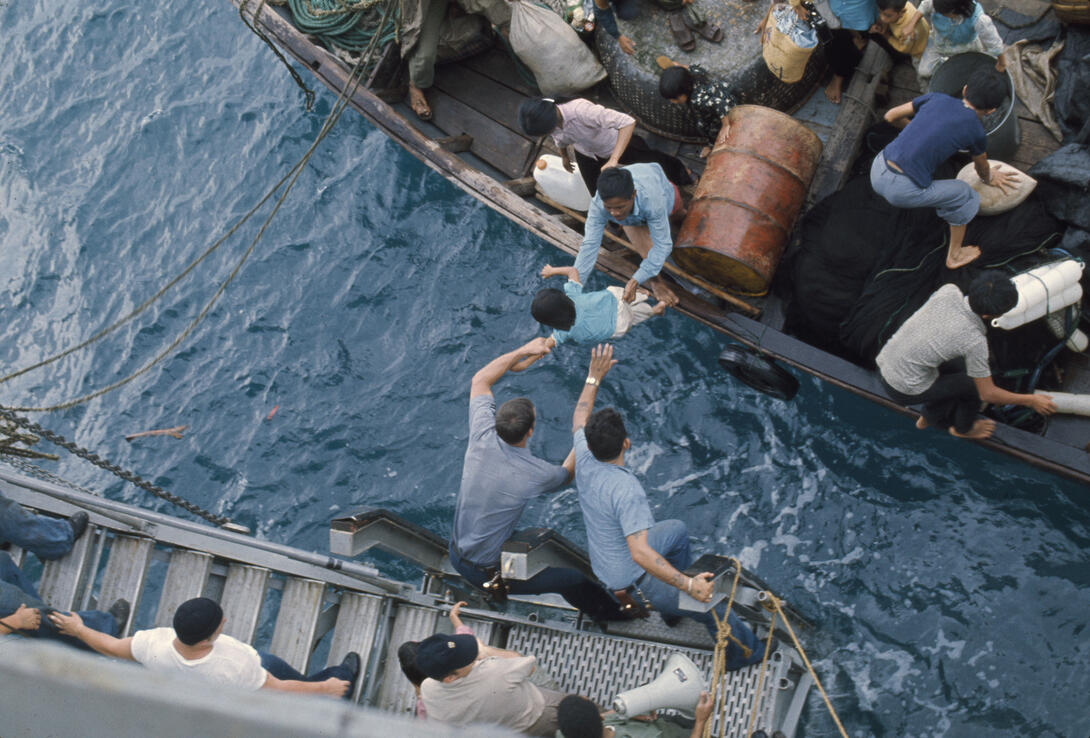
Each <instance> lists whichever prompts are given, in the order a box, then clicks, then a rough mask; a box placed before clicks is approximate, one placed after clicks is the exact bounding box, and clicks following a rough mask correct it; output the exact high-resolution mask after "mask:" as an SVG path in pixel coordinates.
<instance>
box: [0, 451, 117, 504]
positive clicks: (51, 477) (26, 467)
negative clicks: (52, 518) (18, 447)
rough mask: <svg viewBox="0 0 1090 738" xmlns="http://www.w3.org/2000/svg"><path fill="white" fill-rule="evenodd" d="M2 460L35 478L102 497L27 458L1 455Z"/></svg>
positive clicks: (0, 459)
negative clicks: (32, 462)
mask: <svg viewBox="0 0 1090 738" xmlns="http://www.w3.org/2000/svg"><path fill="white" fill-rule="evenodd" d="M0 461H3V462H4V463H6V464H7V465H8V466H10V467H12V468H13V469H16V470H18V471H21V472H22V473H23V474H26V475H27V476H31V477H34V478H35V479H40V480H42V481H43V482H49V483H50V484H55V485H57V486H58V487H67V488H68V489H70V490H73V491H75V492H82V493H83V494H85V495H91V496H92V497H102V495H100V494H99V493H98V492H95V491H94V490H90V489H87V488H86V487H81V486H79V485H78V484H76V483H74V482H69V481H68V480H67V479H65V478H64V477H61V476H58V475H56V474H54V473H53V472H51V471H46V470H45V469H43V468H41V467H40V466H35V465H34V464H31V463H30V462H29V461H27V460H26V459H21V458H18V457H15V456H7V457H0Z"/></svg>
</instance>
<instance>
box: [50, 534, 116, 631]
mask: <svg viewBox="0 0 1090 738" xmlns="http://www.w3.org/2000/svg"><path fill="white" fill-rule="evenodd" d="M96 534H97V535H96ZM100 535H105V532H99V531H98V530H97V529H96V528H95V526H93V525H88V526H87V530H86V532H84V534H83V535H82V536H80V539H79V540H78V541H76V542H75V544H74V545H73V546H72V550H71V551H69V552H68V555H67V556H64V557H62V558H59V559H55V560H53V561H47V562H46V563H45V566H43V567H42V578H41V581H40V582H39V583H38V593H39V594H40V595H41V596H42V600H44V601H45V602H48V603H49V604H50V605H51V606H52V607H55V608H57V609H58V610H71V609H72V608H73V607H74V606H75V605H76V603H77V600H78V599H79V596H80V594H82V592H81V589H80V585H81V584H82V583H83V580H84V578H85V577H84V572H85V571H86V569H87V567H88V563H89V562H90V560H91V558H92V556H91V552H92V549H93V542H94V541H95V539H96V538H97V537H99V536H100ZM77 609H78V608H77Z"/></svg>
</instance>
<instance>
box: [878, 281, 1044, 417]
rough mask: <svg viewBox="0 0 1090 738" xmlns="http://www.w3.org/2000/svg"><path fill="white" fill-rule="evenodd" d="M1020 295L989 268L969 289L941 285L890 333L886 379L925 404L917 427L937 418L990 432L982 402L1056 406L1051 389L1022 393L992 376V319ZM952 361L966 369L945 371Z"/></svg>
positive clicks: (892, 390)
mask: <svg viewBox="0 0 1090 738" xmlns="http://www.w3.org/2000/svg"><path fill="white" fill-rule="evenodd" d="M1017 302H1018V290H1017V289H1015V287H1014V283H1013V282H1011V281H1010V279H1009V278H1008V277H1007V276H1006V275H1004V274H1001V273H999V272H994V271H988V272H984V273H983V274H981V275H980V276H979V277H977V278H976V279H974V280H973V282H972V284H970V285H969V294H968V296H966V295H963V294H962V293H961V290H959V289H958V288H957V286H956V285H953V284H945V285H943V286H942V287H940V288H939V289H938V290H936V291H935V294H933V295H931V297H930V298H929V299H928V300H927V302H925V303H924V305H923V307H921V308H920V309H919V310H917V311H916V312H915V313H914V314H913V315H912V317H910V318H909V319H908V320H906V321H905V324H904V325H902V326H901V327H900V328H899V329H898V330H897V332H896V333H894V334H893V337H892V338H890V339H889V341H888V342H887V343H886V345H885V346H884V347H883V348H882V351H881V352H880V353H879V354H878V371H879V376H880V378H881V380H882V386H883V387H885V390H886V392H887V393H888V394H889V396H890V397H891V398H892V399H893V400H894V401H896V402H898V403H900V404H902V405H905V406H906V407H907V406H908V405H919V404H922V405H923V414H922V415H921V416H920V418H919V420H917V421H916V427H917V428H920V429H921V430H922V429H924V428H926V427H928V426H929V425H933V426H935V427H936V428H947V429H949V431H950V434H951V435H953V436H957V437H958V438H987V437H989V436H990V435H991V434H992V432H993V431H994V430H995V421H994V420H988V419H986V418H978V417H977V413H978V412H979V411H980V403H981V401H984V402H987V403H994V404H1003V405H1025V406H1026V407H1028V408H1030V409H1032V410H1034V411H1036V412H1038V413H1040V414H1041V415H1051V414H1052V413H1054V412H1056V406H1055V405H1054V404H1053V403H1052V398H1051V397H1049V396H1048V395H1020V394H1016V393H1014V392H1008V391H1007V390H1005V389H1001V388H999V387H996V386H995V382H993V381H992V371H991V367H990V366H989V365H988V336H987V331H986V330H985V328H984V321H986V320H991V319H992V318H995V317H998V316H1000V315H1002V314H1003V313H1005V312H1007V311H1008V310H1010V309H1011V308H1013V307H1014V306H1015V304H1016V303H1017ZM951 363H955V364H956V365H957V367H958V368H957V369H956V370H954V371H952V372H947V373H943V372H941V371H940V367H943V368H946V366H949V365H950V364H951ZM944 365H945V366H944Z"/></svg>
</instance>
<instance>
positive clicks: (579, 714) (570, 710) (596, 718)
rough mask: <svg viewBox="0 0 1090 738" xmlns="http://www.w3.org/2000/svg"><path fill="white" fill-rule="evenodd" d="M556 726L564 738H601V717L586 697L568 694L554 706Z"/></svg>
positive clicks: (596, 708)
mask: <svg viewBox="0 0 1090 738" xmlns="http://www.w3.org/2000/svg"><path fill="white" fill-rule="evenodd" d="M556 726H557V728H559V730H560V733H561V735H563V736H564V738H602V729H603V727H604V724H603V723H602V716H601V715H600V714H599V713H598V706H597V705H595V704H594V703H593V702H591V701H590V700H588V699H587V698H586V697H580V696H579V695H577V694H569V695H568V696H567V697H565V698H564V699H562V700H560V704H559V705H557V706H556Z"/></svg>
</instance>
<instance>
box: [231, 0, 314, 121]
mask: <svg viewBox="0 0 1090 738" xmlns="http://www.w3.org/2000/svg"><path fill="white" fill-rule="evenodd" d="M265 3H266V0H261V2H259V3H258V4H257V10H255V11H254V12H253V14H252V15H253V19H254V20H253V23H251V22H250V21H248V20H246V15H245V13H244V11H245V10H246V6H248V5H249V4H250V0H242V2H240V3H239V4H238V17H239V19H241V20H242V25H244V26H246V27H247V28H249V29H250V30H251V31H252V32H253V34H254V35H255V36H257V37H258V38H259V39H261V40H262V42H264V44H265V45H266V46H268V47H269V48H270V49H271V50H272V53H274V54H276V58H277V59H279V60H280V63H281V64H283V65H284V68H285V69H287V70H288V74H290V75H291V78H292V79H293V80H295V85H296V87H298V88H299V89H300V90H302V91H303V96H304V98H305V109H306V111H307V112H308V113H309V112H310V109H311V108H312V107H314V90H312V89H311V88H309V87H307V84H306V82H304V81H303V78H302V77H300V76H299V72H297V71H295V67H293V66H292V65H291V64H290V63H289V62H288V60H287V57H285V56H284V54H283V52H281V51H280V49H278V48H276V44H274V43H273V42H272V39H270V38H269V37H268V35H266V33H265V32H264V31H262V30H261V29H260V28H258V27H257V18H258V16H260V15H261V11H262V10H264V9H265ZM274 4H275V3H274Z"/></svg>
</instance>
